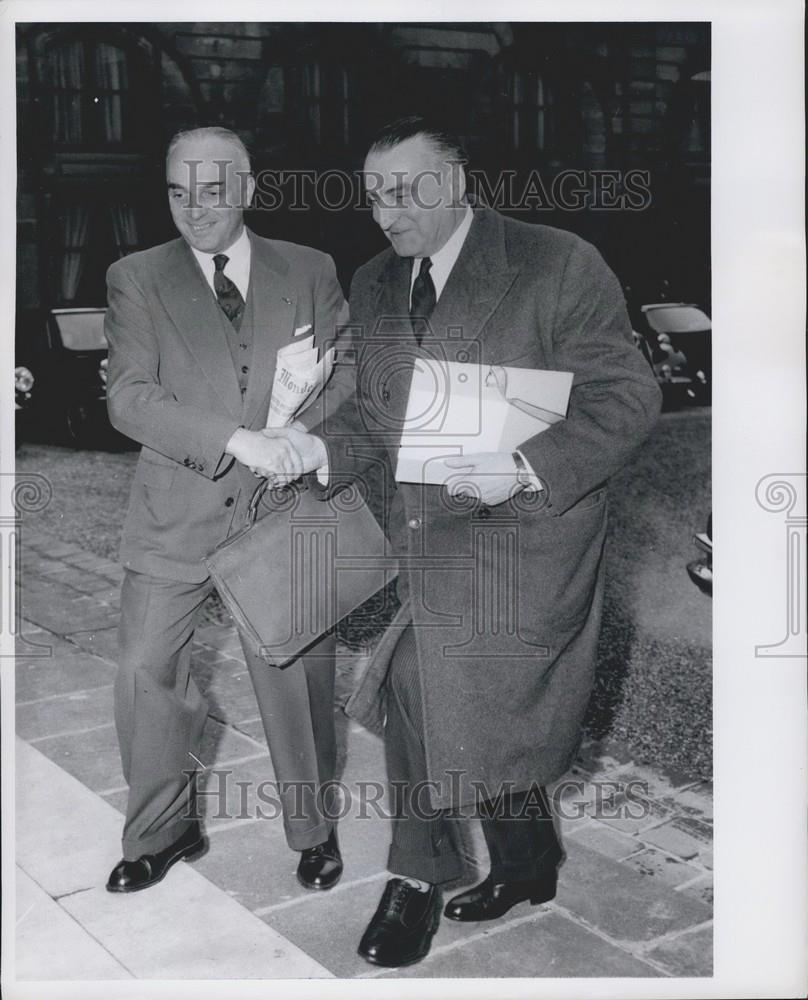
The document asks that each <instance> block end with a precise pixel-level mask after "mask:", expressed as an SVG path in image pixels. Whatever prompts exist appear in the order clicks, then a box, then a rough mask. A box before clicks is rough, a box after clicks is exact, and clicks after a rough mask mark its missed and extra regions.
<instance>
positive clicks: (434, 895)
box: [358, 878, 442, 969]
mask: <svg viewBox="0 0 808 1000" xmlns="http://www.w3.org/2000/svg"><path fill="white" fill-rule="evenodd" d="M441 901H442V900H441V891H440V888H439V887H438V886H436V885H433V886H431V887H430V889H429V891H428V892H422V891H421V890H420V889H417V888H415V886H412V885H409V884H408V883H407V882H406V881H405V880H404V879H400V878H392V879H390V881H389V882H388V883H387V886H386V888H385V890H384V893H383V894H382V898H381V902H380V903H379V905H378V907H377V908H376V912H375V913H374V914H373V919H372V920H371V921H370V923H369V924H368V926H367V930H366V931H365V933H364V934H363V935H362V940H361V941H360V942H359V948H358V951H359V954H360V955H361V956H362V958H364V959H365V960H366V961H368V962H371V963H372V964H373V965H384V966H387V967H389V968H394V969H395V968H398V967H399V966H402V965H413V964H414V963H415V962H420V961H421V959H422V958H426V956H427V955H428V954H429V946H430V944H431V943H432V937H433V935H434V933H435V931H436V930H437V929H438V924H439V923H440V907H441Z"/></svg>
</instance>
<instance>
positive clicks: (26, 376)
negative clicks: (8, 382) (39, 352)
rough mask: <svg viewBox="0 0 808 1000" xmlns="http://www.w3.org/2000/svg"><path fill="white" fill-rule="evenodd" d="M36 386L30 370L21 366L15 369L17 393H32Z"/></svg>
mask: <svg viewBox="0 0 808 1000" xmlns="http://www.w3.org/2000/svg"><path fill="white" fill-rule="evenodd" d="M33 385H34V376H33V375H32V374H31V371H30V369H28V368H26V367H25V366H24V365H20V366H19V367H18V368H15V369H14V389H15V390H16V392H30V391H31V389H32V388H33Z"/></svg>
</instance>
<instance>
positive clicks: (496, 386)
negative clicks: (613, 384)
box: [396, 359, 573, 485]
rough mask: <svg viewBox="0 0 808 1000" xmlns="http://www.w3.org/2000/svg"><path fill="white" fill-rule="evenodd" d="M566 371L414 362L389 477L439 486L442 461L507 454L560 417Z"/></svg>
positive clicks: (451, 473)
mask: <svg viewBox="0 0 808 1000" xmlns="http://www.w3.org/2000/svg"><path fill="white" fill-rule="evenodd" d="M572 377H573V375H572V372H556V371H540V370H538V369H535V368H508V367H501V366H490V365H472V364H459V363H457V362H454V361H435V360H426V359H419V360H418V361H416V363H415V368H414V369H413V375H412V382H411V384H410V395H409V400H408V403H407V413H406V417H405V420H404V431H403V433H402V436H401V444H400V447H399V452H398V462H397V466H396V479H397V480H398V481H399V482H406V483H432V484H436V485H443V484H445V483H446V482H448V480H449V479H450V478H452V477H456V476H457V469H450V468H448V467H447V466H446V465H445V464H444V462H443V459H445V458H449V457H450V456H457V455H470V454H473V453H475V452H481V451H499V452H512V451H514V450H515V449H516V448H517V447H518V446H519V445H520V444H522V443H523V442H524V441H526V440H527V439H528V438H531V437H533V436H534V435H535V434H539V433H541V432H542V431H544V430H546V429H547V428H548V427H550V426H551V425H552V424H553V423H555V422H557V421H558V420H563V419H564V417H565V416H566V413H567V405H568V403H569V395H570V389H571V387H572Z"/></svg>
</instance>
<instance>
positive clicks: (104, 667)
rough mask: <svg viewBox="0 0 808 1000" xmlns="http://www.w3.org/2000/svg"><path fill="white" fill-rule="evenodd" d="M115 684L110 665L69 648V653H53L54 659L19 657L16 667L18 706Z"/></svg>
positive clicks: (15, 679)
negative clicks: (22, 703)
mask: <svg viewBox="0 0 808 1000" xmlns="http://www.w3.org/2000/svg"><path fill="white" fill-rule="evenodd" d="M114 680H115V666H114V664H113V663H111V662H110V661H109V660H103V659H101V658H100V657H97V656H88V655H87V654H86V653H85V652H84V650H81V649H76V647H71V651H70V652H64V651H55V652H54V655H53V656H42V657H35V656H31V657H22V656H21V657H20V658H19V659H18V660H17V662H16V664H15V677H14V688H15V694H16V699H17V705H18V706H19V704H20V703H21V702H27V701H35V700H36V699H38V698H52V697H53V696H54V695H60V694H68V693H70V692H73V691H86V690H88V689H89V688H97V687H104V686H106V685H108V684H112V682H113V681H114Z"/></svg>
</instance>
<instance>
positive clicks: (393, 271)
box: [367, 254, 415, 343]
mask: <svg viewBox="0 0 808 1000" xmlns="http://www.w3.org/2000/svg"><path fill="white" fill-rule="evenodd" d="M411 274H412V259H411V258H410V257H399V256H398V255H396V254H392V255H391V257H390V259H389V260H388V262H387V264H386V265H385V267H384V269H383V270H382V272H381V273H380V275H379V278H378V285H377V289H376V295H377V300H376V310H375V315H376V319H377V322H378V321H379V320H381V324H382V325H381V326H380V329H379V330H378V331H374V330H369V331H367V333H368V334H369V335H370V336H371V337H373V336H374V335H378V336H380V337H384V336H394V337H405V338H409V339H410V340H411V341H412V342H413V343H415V336H414V334H413V332H412V326H411V325H410V276H411Z"/></svg>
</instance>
